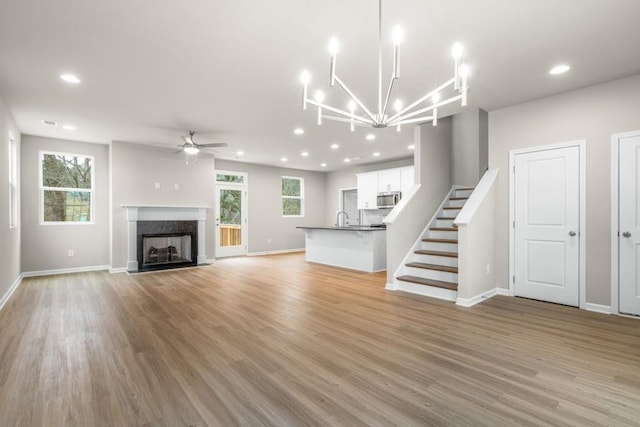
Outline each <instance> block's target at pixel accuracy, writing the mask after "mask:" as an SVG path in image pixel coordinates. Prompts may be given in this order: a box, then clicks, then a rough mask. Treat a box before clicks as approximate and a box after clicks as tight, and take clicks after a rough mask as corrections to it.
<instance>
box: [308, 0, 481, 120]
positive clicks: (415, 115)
mask: <svg viewBox="0 0 640 427" xmlns="http://www.w3.org/2000/svg"><path fill="white" fill-rule="evenodd" d="M402 36H403V33H402V29H401V28H400V27H396V28H395V29H394V31H393V70H392V74H391V81H390V82H389V87H388V89H387V92H386V96H385V97H384V100H383V96H382V0H379V1H378V110H377V113H374V112H372V111H371V110H370V109H368V108H367V107H366V106H365V105H364V104H363V103H362V101H360V99H358V97H357V96H356V95H355V94H354V93H353V92H352V91H351V90H350V89H349V88H348V87H347V85H346V84H345V83H344V82H343V81H342V80H341V79H340V77H338V75H337V74H336V62H337V54H338V49H339V45H338V40H337V39H336V38H335V37H333V38H332V39H331V41H330V42H329V52H330V55H331V66H330V71H329V85H330V86H331V87H334V86H335V85H336V83H337V84H338V86H340V88H341V89H342V90H343V91H344V92H345V93H346V94H347V95H348V96H349V98H350V100H349V102H348V104H347V110H343V109H340V108H335V107H332V106H330V105H328V104H325V103H323V101H324V93H323V92H322V91H319V90H318V91H316V92H315V95H314V98H313V99H311V98H309V97H308V85H309V82H310V80H311V76H310V74H309V72H308V71H306V70H305V71H303V73H302V76H301V81H302V109H303V110H306V109H307V105H308V104H310V105H313V106H315V107H317V108H318V111H317V124H318V125H321V124H322V119H328V120H335V121H339V122H345V123H349V126H350V129H351V131H352V132H353V131H354V129H355V126H367V127H373V128H386V127H391V126H396V129H397V130H398V131H400V130H401V126H402V125H404V124H413V123H425V122H432V123H433V125H434V126H437V124H438V108H440V107H442V106H445V105H448V104H451V103H454V102H457V101H460V103H461V105H462V106H463V107H465V106H466V105H467V93H468V91H469V87H468V84H467V79H468V77H469V67H468V66H467V65H466V64H464V63H462V62H461V60H462V53H463V48H462V45H461V44H460V43H455V44H454V45H453V50H452V55H453V59H454V73H453V77H452V78H451V79H449V80H447V81H446V82H444V83H442V84H441V85H440V86H438V87H436V88H435V89H433V90H432V91H430V92H428V93H427V94H426V95H424V96H422V97H421V98H419V99H417V100H416V101H414V102H413V103H411V104H409V105H407V106H406V107H404V106H403V104H402V102H401V101H400V100H396V101H395V102H394V105H393V106H394V110H395V114H392V115H391V114H387V110H388V107H389V100H390V98H391V92H392V90H393V84H394V82H395V81H396V80H397V79H398V78H399V77H400V53H399V51H400V49H399V45H400V42H401V40H402ZM445 92H447V93H448V94H449V96H448V97H443V95H442V94H443V93H445ZM429 101H430V105H426V106H424V105H422V107H421V108H418V107H419V106H421V104H424V103H425V102H429ZM358 107H359V108H360V110H361V112H360V110H357V108H358ZM323 110H325V111H330V112H331V113H334V114H336V115H326V114H323Z"/></svg>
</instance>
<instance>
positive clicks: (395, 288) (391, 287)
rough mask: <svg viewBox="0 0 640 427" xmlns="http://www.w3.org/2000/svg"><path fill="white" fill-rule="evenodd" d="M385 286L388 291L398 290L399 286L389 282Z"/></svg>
mask: <svg viewBox="0 0 640 427" xmlns="http://www.w3.org/2000/svg"><path fill="white" fill-rule="evenodd" d="M384 288H385V289H386V290H388V291H397V290H398V286H396V284H395V283H387V284H386V285H385V286H384Z"/></svg>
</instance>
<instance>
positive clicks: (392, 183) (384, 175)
mask: <svg viewBox="0 0 640 427" xmlns="http://www.w3.org/2000/svg"><path fill="white" fill-rule="evenodd" d="M385 191H400V169H399V168H398V169H386V170H381V171H378V193H384V192H385Z"/></svg>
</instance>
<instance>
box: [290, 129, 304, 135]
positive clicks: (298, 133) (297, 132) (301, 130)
mask: <svg viewBox="0 0 640 427" xmlns="http://www.w3.org/2000/svg"><path fill="white" fill-rule="evenodd" d="M293 133H295V134H296V135H302V134H303V133H304V129H302V128H295V129H294V130H293Z"/></svg>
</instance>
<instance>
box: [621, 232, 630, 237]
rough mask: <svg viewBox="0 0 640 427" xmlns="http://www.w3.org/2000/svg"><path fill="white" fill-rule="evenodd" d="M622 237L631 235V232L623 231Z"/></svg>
mask: <svg viewBox="0 0 640 427" xmlns="http://www.w3.org/2000/svg"><path fill="white" fill-rule="evenodd" d="M622 237H627V238H629V237H631V233H629V232H628V231H625V232H624V233H622Z"/></svg>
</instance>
